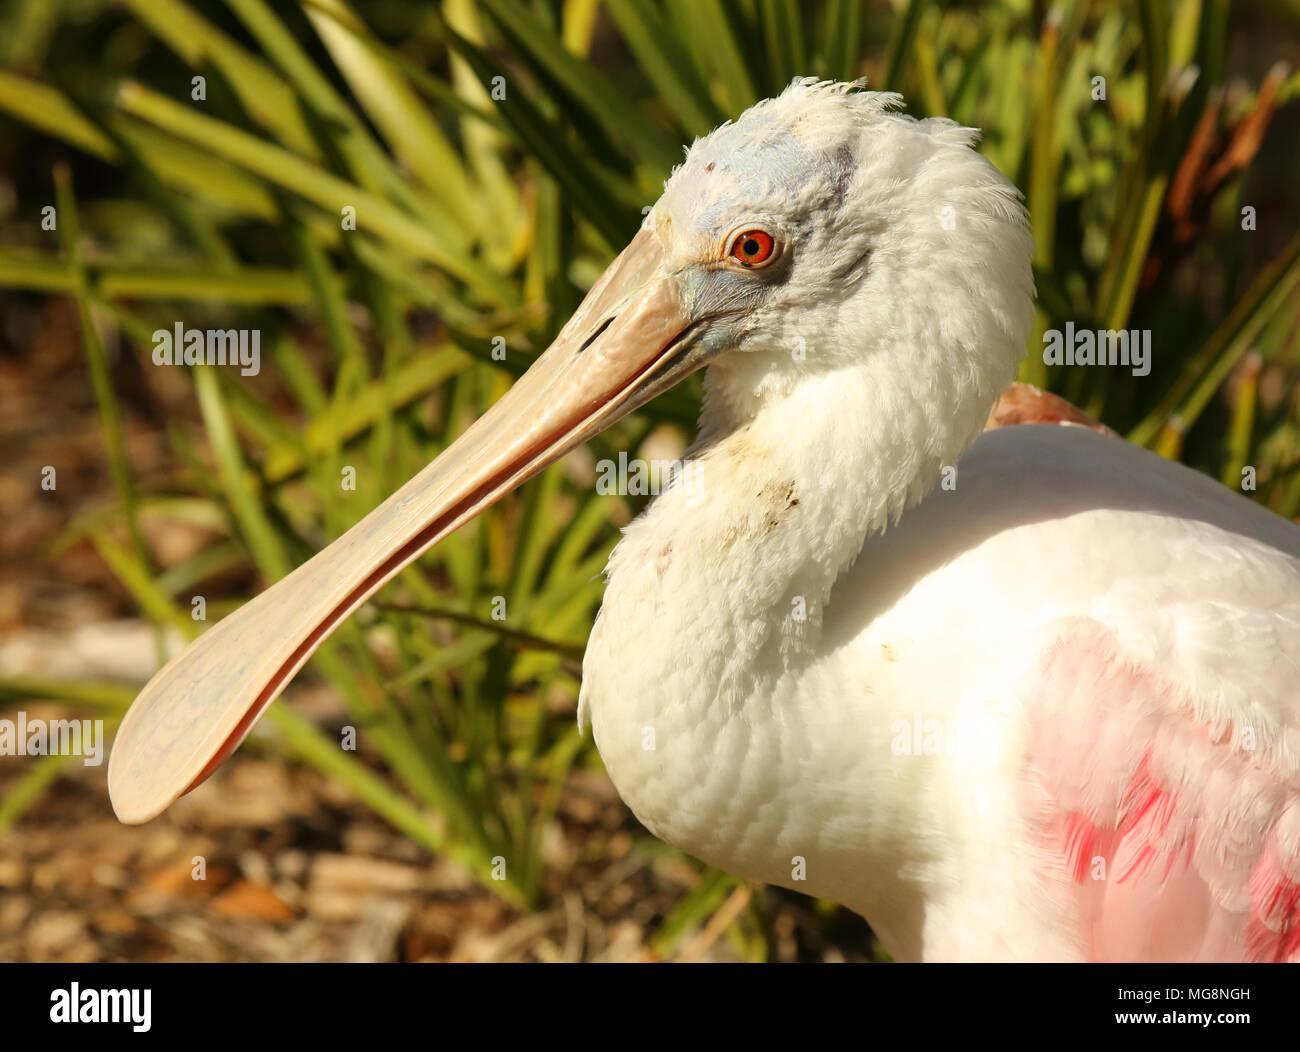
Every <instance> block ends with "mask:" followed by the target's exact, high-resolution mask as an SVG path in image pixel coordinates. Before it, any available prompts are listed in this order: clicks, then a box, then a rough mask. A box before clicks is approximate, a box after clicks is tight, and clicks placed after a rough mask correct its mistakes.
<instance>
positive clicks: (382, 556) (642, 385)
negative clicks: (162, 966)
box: [108, 228, 702, 823]
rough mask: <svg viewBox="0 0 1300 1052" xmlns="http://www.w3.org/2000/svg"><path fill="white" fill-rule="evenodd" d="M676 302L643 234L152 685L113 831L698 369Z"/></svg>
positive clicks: (179, 789)
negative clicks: (462, 539)
mask: <svg viewBox="0 0 1300 1052" xmlns="http://www.w3.org/2000/svg"><path fill="white" fill-rule="evenodd" d="M687 299H688V297H687V296H686V295H685V293H684V289H683V285H682V283H681V280H680V278H679V277H678V276H674V275H673V274H670V273H668V272H667V271H666V268H665V266H664V259H663V253H662V249H661V246H660V242H659V240H658V239H657V238H656V236H655V235H654V233H653V231H652V230H650V229H649V228H643V229H642V230H641V232H640V233H639V234H638V235H637V236H636V237H635V238H634V239H633V240H632V242H631V243H630V244H629V245H628V247H627V248H626V249H624V251H623V252H622V253H621V254H620V255H619V257H618V258H617V259H616V260H615V261H614V262H613V263H612V264H611V265H610V267H609V269H608V270H607V271H606V272H605V273H604V274H603V275H602V276H601V278H600V280H599V281H598V282H597V283H596V285H595V286H594V287H593V288H592V290H591V292H590V293H589V294H588V295H587V297H586V299H584V300H583V302H582V305H581V306H580V307H579V308H578V310H577V312H576V313H575V314H574V316H573V318H571V319H570V321H569V323H568V324H567V325H566V326H565V327H564V329H563V330H562V331H561V333H560V335H559V336H558V337H557V338H556V340H555V343H554V344H552V346H551V347H550V348H549V349H548V350H547V351H546V352H545V353H544V354H542V355H541V356H540V357H539V358H538V359H537V361H536V362H534V364H533V366H532V367H531V368H530V369H529V370H528V371H527V372H526V373H525V374H524V375H523V376H522V377H520V378H519V380H518V381H516V382H515V384H514V386H513V387H512V388H511V389H510V391H509V392H508V393H507V394H506V395H505V396H504V397H503V398H501V399H500V401H498V402H497V403H496V405H494V406H493V407H492V408H491V409H490V410H489V411H488V412H487V413H485V414H484V415H483V416H482V417H481V418H480V419H479V420H478V421H476V422H475V423H474V425H473V426H472V427H470V429H469V430H468V431H466V432H465V433H464V434H463V435H462V436H461V437H460V438H459V439H457V440H456V441H455V442H454V443H452V445H451V446H449V447H448V448H447V449H446V451H444V452H443V454H442V455H441V456H440V457H438V458H437V459H436V460H435V461H434V462H433V463H431V464H430V465H429V466H428V467H426V468H425V469H424V470H423V471H421V472H420V473H419V474H418V475H416V476H415V477H414V478H412V479H411V480H410V481H409V482H407V483H406V485H404V486H403V487H402V488H401V489H399V490H398V491H397V492H396V493H394V494H393V495H392V496H391V497H389V498H388V500H386V501H385V502H384V503H383V504H381V505H380V506H379V507H378V508H376V509H375V510H374V511H372V512H371V513H370V514H369V515H367V516H366V517H365V518H364V519H362V520H361V521H360V522H359V523H357V525H355V526H354V527H353V528H352V529H351V530H349V531H348V532H347V533H346V534H344V535H343V536H342V537H340V538H339V539H338V540H337V541H335V542H334V543H333V544H331V545H330V546H329V547H327V548H325V549H324V550H323V551H321V552H319V553H318V554H317V555H316V556H314V557H313V558H312V559H311V560H309V561H308V562H306V563H304V564H303V565H302V566H299V567H298V568H297V569H296V570H294V571H293V572H292V573H291V574H289V575H288V576H287V577H285V578H283V579H282V580H280V581H278V582H276V583H275V584H273V585H272V586H271V587H270V588H268V589H267V590H266V591H265V592H263V593H261V594H260V595H258V596H257V597H255V598H254V599H252V600H250V601H249V602H248V603H246V604H245V605H244V606H242V607H240V608H239V609H238V610H236V611H235V612H234V613H232V614H230V615H229V616H228V617H226V618H224V619H223V620H222V621H220V622H219V623H217V624H216V625H214V626H213V627H212V628H210V629H209V630H208V631H206V632H205V633H204V634H203V635H202V636H200V637H199V638H198V639H197V640H195V641H194V642H193V643H192V644H191V645H190V646H189V647H187V648H186V649H185V650H184V651H182V652H181V653H180V654H179V655H177V656H176V657H175V658H173V659H172V660H171V661H170V662H169V663H168V664H167V665H166V666H164V667H163V668H162V669H161V670H160V671H159V672H158V673H157V674H156V675H155V676H154V677H153V679H151V680H150V681H149V683H148V684H147V685H146V686H145V688H144V689H143V690H142V691H141V692H140V695H139V696H138V697H137V698H136V699H135V701H134V702H133V703H132V705H131V708H130V710H129V711H128V712H127V714H126V718H125V719H124V720H123V721H122V725H121V728H120V729H119V730H118V733H117V737H116V740H115V742H114V745H113V752H112V755H111V756H110V758H109V765H108V788H109V794H110V796H111V798H112V801H113V809H114V811H116V813H117V816H118V818H120V819H121V820H122V821H123V822H132V823H135V822H145V821H148V820H149V819H151V818H153V817H155V816H156V815H158V814H159V813H161V812H162V811H163V810H164V809H165V808H166V807H167V806H168V805H169V804H171V802H172V801H173V800H175V799H176V798H177V797H178V796H181V795H182V794H183V793H186V792H188V791H189V790H191V789H193V788H194V787H195V786H197V785H198V784H200V783H201V782H202V781H203V780H204V779H205V778H207V777H208V775H210V774H211V773H212V772H213V771H214V770H215V769H216V768H217V767H218V766H219V765H220V764H221V763H222V762H223V761H224V760H225V758H226V757H227V756H229V755H230V753H231V752H233V751H234V749H235V748H236V747H237V746H238V745H239V743H240V742H241V741H243V739H244V737H245V736H246V735H247V734H248V732H249V730H250V729H251V728H252V726H253V724H255V723H256V722H257V720H258V718H259V717H261V715H262V713H263V712H265V711H266V708H267V706H269V705H270V704H271V702H272V701H274V700H275V698H276V697H277V696H278V695H279V693H280V691H281V690H283V689H284V686H285V684H287V683H288V682H289V680H290V679H292V678H293V676H294V674H295V673H296V672H297V671H298V669H300V668H301V667H302V666H303V664H304V663H305V662H306V661H307V659H308V658H309V657H310V656H311V654H312V653H313V652H314V651H315V650H316V648H317V647H318V646H320V644H321V642H322V641H323V640H324V639H325V638H326V637H327V636H329V634H330V633H331V632H333V631H334V629H335V628H337V627H338V625H339V624H340V623H341V622H342V621H343V620H344V619H345V618H346V617H347V616H348V615H349V614H351V613H352V612H353V611H354V610H356V609H357V607H359V606H361V604H362V603H364V602H365V601H366V599H367V598H368V597H369V596H371V595H372V594H373V593H374V592H375V591H376V590H377V589H378V588H379V587H380V586H381V585H383V584H384V582H385V581H387V580H389V579H390V578H391V577H393V576H394V575H395V574H396V573H398V572H399V571H400V570H401V569H402V568H403V567H405V566H406V565H407V564H409V563H410V562H411V561H413V560H414V559H416V558H417V557H418V556H419V555H420V554H421V553H423V552H424V551H426V550H427V549H428V548H429V547H430V546H432V545H433V544H436V543H437V542H438V541H439V540H440V539H441V538H443V537H445V536H446V535H447V534H449V533H451V532H452V531H453V530H455V529H456V528H457V527H459V526H460V525H462V524H463V523H465V522H467V521H468V520H470V519H471V518H473V517H474V516H475V515H477V514H478V513H479V512H480V511H482V510H483V509H484V508H486V507H488V506H489V505H490V504H492V503H493V502H494V501H496V500H497V499H498V498H499V497H501V496H502V495H503V494H504V493H506V492H507V491H509V490H511V489H513V488H514V487H516V486H518V485H519V484H520V483H522V482H524V481H525V480H526V479H528V478H530V477H532V476H533V475H535V474H536V473H537V472H538V471H540V470H541V469H542V468H544V467H545V466H546V465H547V464H549V463H551V462H552V461H554V460H555V459H556V458H558V457H560V456H561V455H562V454H564V453H566V452H567V451H568V450H570V449H572V448H573V447H574V446H576V445H578V444H579V443H581V442H583V441H585V440H586V439H588V438H590V437H591V436H592V435H594V434H596V433H598V432H600V431H601V430H603V429H604V428H606V427H608V426H609V425H610V424H612V423H614V422H615V421H616V420H618V419H619V418H621V417H623V416H625V415H626V414H627V413H629V412H631V411H632V410H633V409H635V408H637V407H638V406H640V405H642V404H644V403H645V402H646V401H648V400H649V399H650V398H652V397H654V396H655V395H656V394H659V393H660V392H661V391H664V390H666V389H667V388H669V387H671V386H672V385H673V384H674V383H676V382H677V381H678V380H680V379H681V378H682V377H683V376H685V375H687V374H688V373H690V372H692V371H694V370H695V369H697V368H698V367H699V366H700V365H701V364H702V362H701V361H700V360H697V358H696V355H695V352H694V349H693V348H694V343H695V340H694V336H695V335H697V328H696V326H695V325H694V320H693V319H692V318H691V317H690V316H689V310H688V307H687V305H686V301H687Z"/></svg>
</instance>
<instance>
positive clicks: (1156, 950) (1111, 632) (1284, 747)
mask: <svg viewBox="0 0 1300 1052" xmlns="http://www.w3.org/2000/svg"><path fill="white" fill-rule="evenodd" d="M837 587H838V586H837ZM838 599H839V602H838V603H837V602H835V601H834V600H833V601H832V604H831V614H828V619H827V624H826V632H827V636H828V640H829V643H830V645H831V646H832V647H835V646H838V645H848V641H850V640H852V639H854V638H855V637H858V636H860V635H861V634H862V626H864V625H875V626H878V627H877V628H876V629H875V631H877V632H880V633H885V635H882V638H885V637H888V638H891V639H892V638H895V637H896V638H902V639H908V638H912V639H915V640H916V641H917V642H916V647H915V648H916V649H917V650H918V651H919V652H924V653H926V654H930V655H934V654H945V653H946V654H949V655H950V657H949V660H948V661H947V662H938V663H935V662H933V661H931V662H929V663H928V665H934V666H935V667H936V669H937V671H935V673H934V674H933V676H932V677H931V676H930V673H929V672H928V671H927V668H928V665H927V667H922V668H917V669H914V670H913V672H914V675H913V680H912V681H910V682H909V683H908V684H907V685H906V689H908V690H912V691H914V692H916V696H917V699H918V706H919V707H927V706H937V705H938V704H939V703H940V702H939V701H938V700H934V699H939V698H941V697H942V692H943V691H956V692H958V693H960V692H962V691H965V692H968V693H971V694H972V695H974V694H976V693H978V692H980V691H983V692H985V693H987V694H988V695H989V696H990V697H1007V694H1008V691H1009V692H1010V693H1011V694H1012V695H1013V697H1011V698H1009V699H1008V700H1009V704H1008V706H1007V711H1008V719H1009V720H1010V721H1011V722H1012V723H1013V724H1014V725H1015V727H1016V728H1017V730H1016V732H1015V733H1016V734H1017V735H1018V734H1019V733H1020V732H1019V728H1021V727H1025V728H1026V734H1025V737H1024V741H1023V745H1022V743H1021V742H1020V741H1019V739H1018V738H1017V740H1016V742H1015V746H1014V748H1013V750H1012V751H1013V753H1014V755H1013V756H1008V757H1007V767H1006V768H1005V769H1004V770H1005V771H1006V773H1007V774H1008V775H1010V776H1011V777H1012V778H1013V779H1014V784H1015V785H1016V786H1017V787H1018V788H1017V792H1018V793H1019V799H1020V801H1021V803H1022V818H1023V821H1022V822H1021V823H1020V828H1021V829H1022V830H1025V831H1027V834H1028V839H1027V841H1026V842H1025V843H1024V845H1023V846H1024V847H1025V848H1026V850H1027V851H1028V858H1029V860H1030V861H1031V862H1032V864H1033V865H1034V866H1035V867H1036V869H1037V870H1038V872H1039V873H1040V875H1041V877H1042V879H1043V881H1044V882H1045V885H1046V887H1047V889H1048V892H1049V894H1050V895H1051V896H1053V897H1054V898H1055V900H1056V902H1057V904H1058V907H1059V909H1058V911H1057V916H1058V917H1061V918H1071V919H1077V921H1078V929H1077V932H1076V933H1075V934H1076V935H1077V941H1078V942H1079V943H1080V944H1081V946H1080V948H1081V950H1082V952H1084V953H1086V954H1090V955H1093V956H1096V957H1099V958H1112V959H1128V960H1135V959H1149V958H1156V959H1159V958H1167V959H1185V958H1190V959H1195V958H1198V957H1199V958H1203V959H1210V958H1218V959H1234V958H1235V959H1254V960H1288V959H1296V958H1300V530H1297V529H1296V527H1295V525H1294V524H1292V523H1289V522H1287V521H1286V520H1284V519H1281V518H1280V517H1278V516H1276V515H1273V514H1271V513H1269V512H1267V511H1266V510H1264V509H1263V508H1261V507H1259V506H1258V505H1255V504H1253V503H1252V502H1250V501H1248V500H1245V499H1244V498H1243V497H1241V496H1239V495H1235V494H1233V493H1232V492H1231V491H1229V490H1227V489H1226V488H1224V487H1223V486H1221V485H1219V484H1218V483H1216V482H1214V481H1212V480H1210V479H1207V478H1205V477H1204V476H1201V475H1199V474H1197V473H1195V472H1193V471H1191V470H1189V469H1187V468H1184V467H1182V466H1180V465H1177V464H1173V463H1170V462H1169V461H1166V460H1164V459H1162V458H1160V457H1156V456H1154V455H1153V454H1151V453H1148V452H1146V451H1145V450H1142V449H1138V448H1136V447H1134V446H1132V445H1130V444H1128V443H1125V442H1123V441H1120V440H1118V439H1116V438H1113V437H1108V436H1104V435H1100V434H1097V433H1095V432H1093V431H1090V430H1085V429H1084V428H1081V427H1060V426H1026V427H1009V428H1002V429H999V430H995V431H990V432H987V433H986V434H984V435H983V436H982V437H981V438H980V440H979V441H978V442H977V443H976V445H975V447H974V448H973V450H972V452H971V453H970V454H969V455H968V456H967V457H966V458H965V459H963V460H962V462H961V464H960V466H959V471H958V478H957V485H956V488H955V490H953V491H951V492H942V491H936V492H935V493H932V494H931V495H930V496H929V497H928V498H927V499H926V500H925V501H923V502H922V504H921V505H919V506H918V507H917V508H916V509H913V511H911V512H908V513H907V514H905V515H904V519H903V523H902V527H901V528H900V529H897V530H888V531H886V532H885V534H883V535H882V536H880V537H877V538H874V539H873V540H872V541H870V542H868V545H867V546H866V548H865V549H864V553H863V557H862V558H861V559H860V561H859V563H858V567H857V568H856V569H855V572H854V574H853V575H851V577H850V579H848V580H846V581H845V582H844V587H843V588H842V589H841V590H840V591H839V592H838ZM880 626H883V627H880ZM872 638H874V636H873V637H872ZM958 647H960V648H961V649H960V652H959V653H956V654H955V656H954V651H955V650H956V648H958ZM954 662H955V663H957V664H958V665H960V667H961V668H962V670H963V671H962V676H961V677H960V679H959V680H954V679H953V678H952V677H951V676H948V677H945V676H944V675H942V672H943V669H942V668H940V667H939V666H942V665H946V664H951V663H954ZM927 677H929V678H927ZM930 678H933V679H934V681H935V682H937V683H939V684H940V688H939V689H938V690H934V689H929V688H927V683H929V681H930ZM927 689H929V693H928V694H927V693H926V691H927ZM922 703H924V704H922ZM1019 846H1021V845H1017V847H1019Z"/></svg>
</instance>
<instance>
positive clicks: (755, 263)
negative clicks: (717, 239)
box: [731, 230, 776, 267]
mask: <svg viewBox="0 0 1300 1052" xmlns="http://www.w3.org/2000/svg"><path fill="white" fill-rule="evenodd" d="M775 249H776V243H775V242H774V241H773V240H772V235H771V234H769V233H768V232H767V231H766V230H746V231H745V232H744V233H743V234H737V235H736V240H735V241H733V242H732V243H731V258H732V259H735V260H738V261H739V262H741V263H743V264H744V265H745V266H747V267H761V266H762V265H763V264H764V263H766V262H767V261H768V260H769V259H771V258H772V252H773V251H774V250H775Z"/></svg>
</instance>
